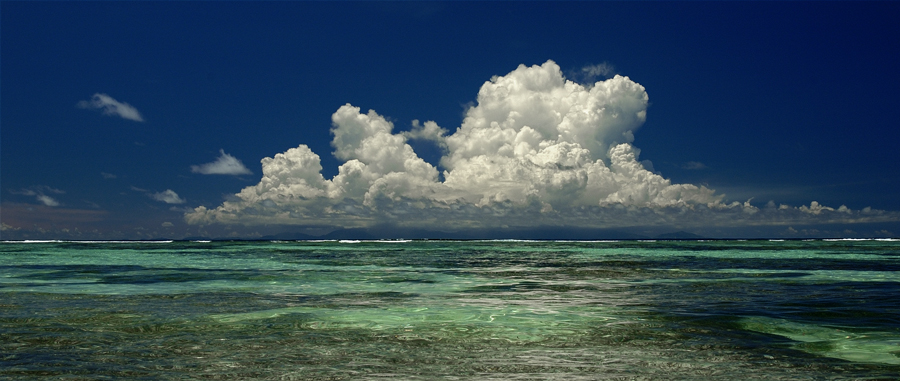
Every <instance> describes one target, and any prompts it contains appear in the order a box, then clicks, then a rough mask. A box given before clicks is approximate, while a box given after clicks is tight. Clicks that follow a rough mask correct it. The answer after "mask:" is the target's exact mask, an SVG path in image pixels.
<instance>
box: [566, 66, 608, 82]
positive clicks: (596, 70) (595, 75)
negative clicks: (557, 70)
mask: <svg viewBox="0 0 900 381" xmlns="http://www.w3.org/2000/svg"><path fill="white" fill-rule="evenodd" d="M615 74H616V68H615V67H613V65H612V64H610V63H609V62H603V63H599V64H596V65H587V66H584V67H582V68H581V70H577V71H574V72H572V71H570V72H569V76H571V77H572V79H574V80H577V81H580V82H581V83H585V84H591V83H594V82H596V81H597V80H599V79H606V78H609V77H612V76H614V75H615Z"/></svg>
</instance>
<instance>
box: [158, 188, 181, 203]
mask: <svg viewBox="0 0 900 381" xmlns="http://www.w3.org/2000/svg"><path fill="white" fill-rule="evenodd" d="M149 196H150V198H152V199H154V200H156V201H162V202H164V203H166V204H184V203H185V202H186V201H185V200H184V199H183V198H181V197H178V193H175V191H173V190H171V189H166V190H165V191H162V192H156V193H153V194H150V195H149Z"/></svg>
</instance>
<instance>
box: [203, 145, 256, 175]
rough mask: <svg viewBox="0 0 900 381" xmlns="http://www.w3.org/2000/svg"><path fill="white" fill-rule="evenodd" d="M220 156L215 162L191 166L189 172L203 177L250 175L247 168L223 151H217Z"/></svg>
mask: <svg viewBox="0 0 900 381" xmlns="http://www.w3.org/2000/svg"><path fill="white" fill-rule="evenodd" d="M219 154H220V156H219V157H218V158H217V159H216V161H214V162H211V163H206V164H201V165H192V166H191V172H193V173H200V174H204V175H235V176H237V175H250V174H253V172H250V170H249V169H247V167H245V166H244V163H242V162H241V161H240V160H238V159H237V158H236V157H234V156H231V155H229V154H227V153H225V150H224V149H220V150H219Z"/></svg>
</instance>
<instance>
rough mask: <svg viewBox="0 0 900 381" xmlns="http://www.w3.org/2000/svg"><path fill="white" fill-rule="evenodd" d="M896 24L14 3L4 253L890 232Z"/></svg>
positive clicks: (591, 9)
mask: <svg viewBox="0 0 900 381" xmlns="http://www.w3.org/2000/svg"><path fill="white" fill-rule="evenodd" d="M897 15H900V3H897V2H873V3H869V2H761V3H760V2H611V3H610V2H562V3H559V2H553V3H545V2H458V3H457V2H446V3H445V2H338V3H331V2H17V1H4V2H2V3H0V223H2V230H0V236H2V239H153V238H172V239H180V238H190V237H210V238H260V237H266V236H273V235H278V234H293V233H296V234H306V235H310V236H322V235H324V234H327V233H329V232H332V231H340V230H341V229H369V231H378V232H392V233H390V234H388V235H391V234H393V235H397V236H402V235H403V234H404V233H405V232H412V231H418V232H419V233H416V234H420V235H421V234H425V235H428V234H429V233H421V232H422V231H426V232H443V233H448V234H449V233H454V232H456V233H459V234H463V233H464V234H466V236H468V237H476V236H478V234H481V233H484V234H487V235H486V236H490V237H498V236H503V235H504V234H506V233H504V232H526V233H522V234H525V235H526V236H527V234H528V233H527V232H532V233H533V232H539V231H549V232H553V231H565V230H566V229H575V230H578V229H581V230H579V231H587V232H593V233H590V234H594V235H595V236H596V237H597V238H602V237H601V236H602V235H603V234H605V233H604V232H607V233H609V232H628V233H629V234H636V235H641V236H647V237H653V236H655V235H657V234H663V233H671V232H675V231H685V232H689V233H693V234H698V235H701V236H704V237H712V238H762V237H766V238H803V237H897V236H898V235H900V200H898V197H897V195H898V194H900V164H898V163H900V150H898V149H897V148H896V146H897V142H900V131H898V128H897V127H898V120H900V107H897V104H898V103H900V71H898V70H897V68H898V67H900V54H897V53H896V52H898V51H900V25H898V23H896V18H897ZM460 232H462V233H460ZM479 232H481V233H479ZM487 232H490V233H487ZM385 234H387V233H385ZM409 234H412V233H409ZM586 234H588V233H586ZM518 236H521V234H519V235H518ZM518 236H517V237H518Z"/></svg>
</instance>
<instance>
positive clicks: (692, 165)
mask: <svg viewBox="0 0 900 381" xmlns="http://www.w3.org/2000/svg"><path fill="white" fill-rule="evenodd" d="M706 168H709V167H707V166H706V164H703V163H701V162H699V161H689V162H687V163H684V164H682V165H681V169H689V170H699V169H706Z"/></svg>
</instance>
